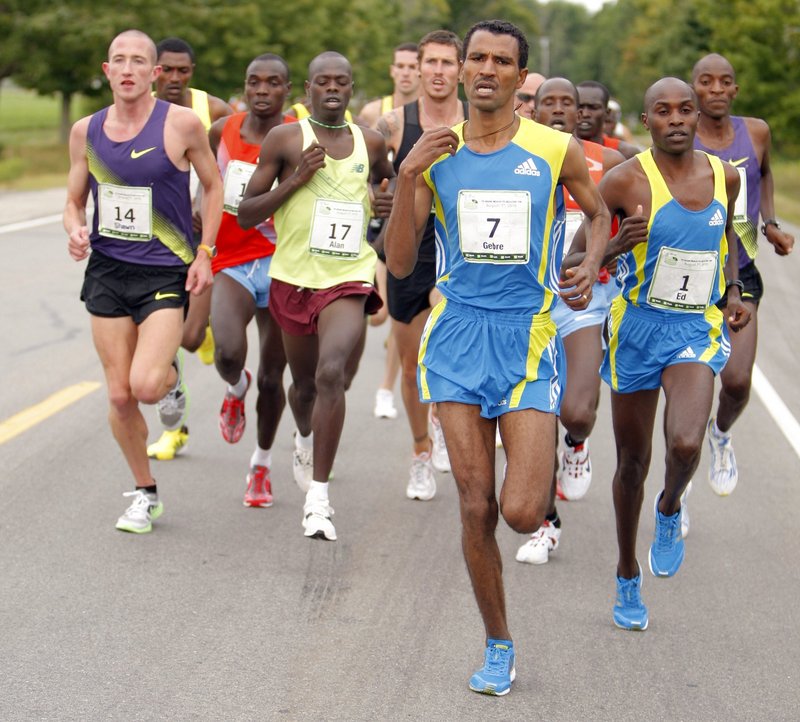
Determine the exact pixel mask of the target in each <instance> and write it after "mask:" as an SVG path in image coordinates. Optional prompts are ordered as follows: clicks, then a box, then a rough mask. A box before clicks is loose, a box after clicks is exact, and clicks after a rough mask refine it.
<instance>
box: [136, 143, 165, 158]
mask: <svg viewBox="0 0 800 722" xmlns="http://www.w3.org/2000/svg"><path fill="white" fill-rule="evenodd" d="M157 147H158V146H155V145H154V146H153V147H152V148H145V149H144V150H136V149H135V148H132V149H131V158H133V159H134V160H136V159H137V158H141V157H142V156H143V155H144V154H145V153H149V152H150V151H151V150H155V149H156V148H157Z"/></svg>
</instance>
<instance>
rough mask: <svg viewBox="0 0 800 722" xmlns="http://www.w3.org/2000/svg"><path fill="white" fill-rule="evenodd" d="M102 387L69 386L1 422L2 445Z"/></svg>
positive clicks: (93, 384) (88, 384) (91, 384)
mask: <svg viewBox="0 0 800 722" xmlns="http://www.w3.org/2000/svg"><path fill="white" fill-rule="evenodd" d="M100 386H101V384H100V383H98V382H97V381H81V382H80V383H79V384H74V385H73V386H67V388H65V389H61V391H56V392H55V393H54V394H53V395H52V396H48V397H47V398H46V399H45V400H44V401H41V402H39V403H38V404H36V405H34V406H31V407H29V408H27V409H25V410H24V411H20V412H19V413H18V414H14V416H11V417H10V418H8V419H6V420H5V421H2V422H0V444H5V443H6V441H10V440H11V439H13V438H14V437H15V436H19V435H20V434H21V433H22V432H23V431H27V430H28V429H30V428H31V427H32V426H36V424H38V423H41V422H42V421H44V420H45V419H47V418H49V417H50V416H52V415H53V414H57V413H58V412H59V411H62V410H63V409H65V408H67V406H69V405H70V404H74V403H75V402H76V401H79V400H80V399H82V398H83V397H84V396H86V395H88V394H90V393H92V391H97V389H99V388H100Z"/></svg>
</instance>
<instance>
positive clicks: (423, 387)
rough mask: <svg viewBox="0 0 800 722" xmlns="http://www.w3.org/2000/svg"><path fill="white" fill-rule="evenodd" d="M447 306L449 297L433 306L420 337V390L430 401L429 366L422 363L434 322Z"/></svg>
mask: <svg viewBox="0 0 800 722" xmlns="http://www.w3.org/2000/svg"><path fill="white" fill-rule="evenodd" d="M446 306H447V299H446V298H443V299H442V300H441V301H439V303H437V304H436V305H435V306H434V307H433V309H432V310H431V313H430V316H428V320H427V321H426V322H425V328H424V329H423V330H422V338H421V339H420V344H419V356H418V357H417V363H418V364H419V386H420V391H422V398H423V399H425V400H426V401H430V399H431V390H430V388H428V367H427V366H426V365H425V364H424V363H422V360H423V359H424V358H425V352H426V351H427V350H428V339H429V338H430V337H431V330H432V329H433V326H434V324H435V323H436V322H437V321H438V320H439V316H441V315H442V313H444V309H445V307H446Z"/></svg>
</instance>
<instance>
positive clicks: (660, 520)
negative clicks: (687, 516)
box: [648, 492, 686, 577]
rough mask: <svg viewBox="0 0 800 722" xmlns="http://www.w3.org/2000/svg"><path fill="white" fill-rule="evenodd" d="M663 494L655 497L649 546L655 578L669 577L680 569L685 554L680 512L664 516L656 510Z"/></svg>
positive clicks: (651, 568)
mask: <svg viewBox="0 0 800 722" xmlns="http://www.w3.org/2000/svg"><path fill="white" fill-rule="evenodd" d="M662 494H663V492H662V493H661V494H659V495H658V496H657V497H656V503H655V508H654V509H653V511H654V513H655V517H656V529H655V533H654V535H653V543H652V544H651V545H650V554H649V555H648V559H649V561H650V571H651V572H652V573H653V576H656V577H671V576H672V575H673V574H675V572H677V571H678V569H680V568H681V564H682V563H683V557H684V556H685V554H686V545H685V544H684V542H683V536H682V535H681V510H680V509H678V511H676V512H675V513H674V514H673V515H672V516H665V515H664V514H662V513H661V512H660V511H659V510H658V501H659V499H661V496H662Z"/></svg>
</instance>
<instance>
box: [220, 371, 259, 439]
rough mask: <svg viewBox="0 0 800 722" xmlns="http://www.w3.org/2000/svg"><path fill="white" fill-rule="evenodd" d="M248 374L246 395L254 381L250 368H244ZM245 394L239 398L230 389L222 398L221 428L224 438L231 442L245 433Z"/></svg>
mask: <svg viewBox="0 0 800 722" xmlns="http://www.w3.org/2000/svg"><path fill="white" fill-rule="evenodd" d="M244 372H245V374H246V375H247V389H246V390H245V392H244V396H246V395H247V392H248V391H249V390H250V385H251V384H252V383H253V375H252V374H251V373H250V371H249V370H248V369H245V370H244ZM244 396H242V398H239V397H238V396H234V395H233V394H232V393H231V392H230V391H226V392H225V398H224V399H223V400H222V408H221V409H220V411H219V430H220V432H222V438H223V439H225V441H227V442H228V443H229V444H235V443H236V442H237V441H239V439H241V438H242V434H244V425H245V423H246V419H245V418H244Z"/></svg>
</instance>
